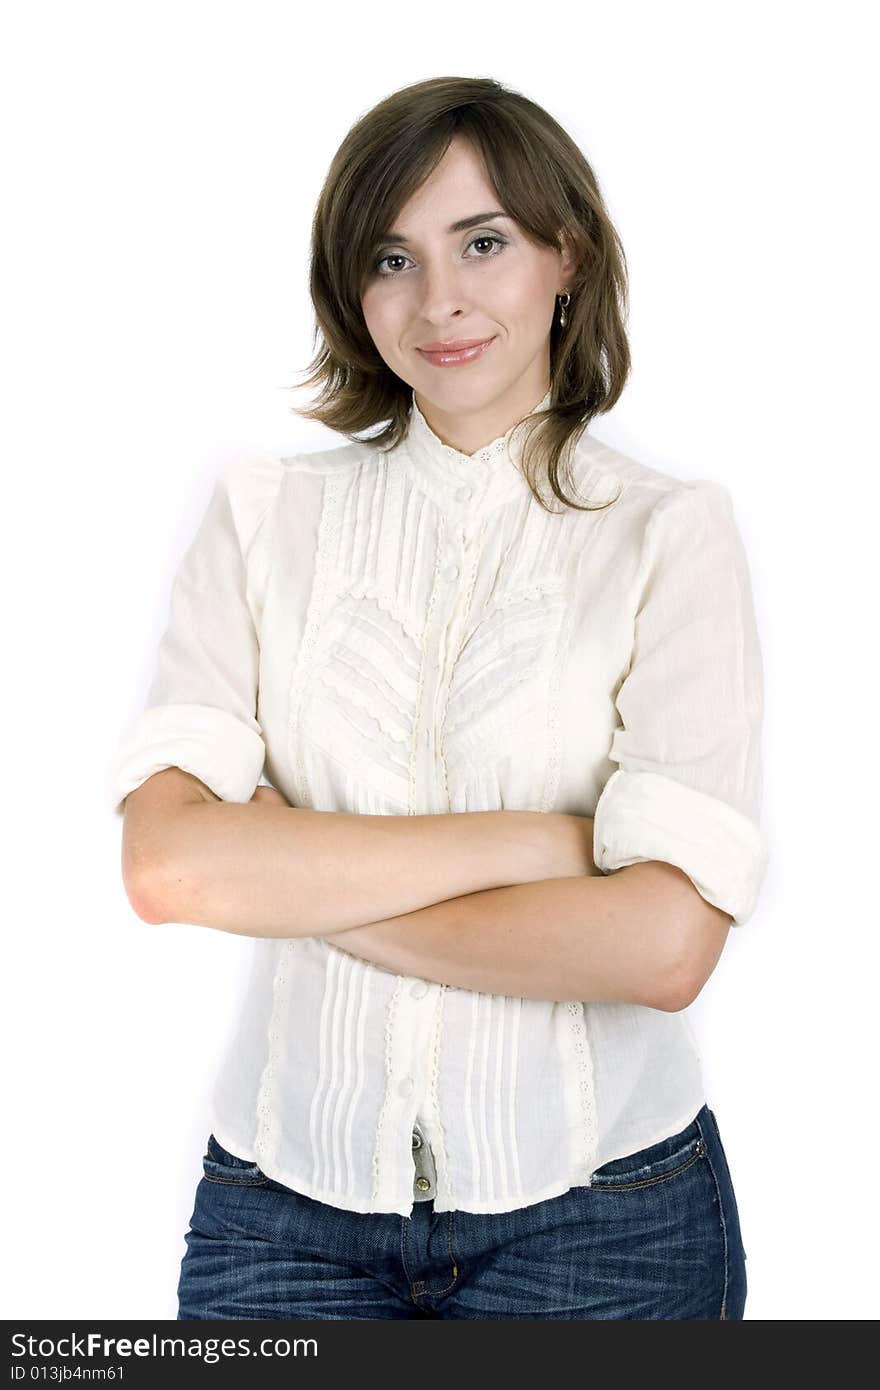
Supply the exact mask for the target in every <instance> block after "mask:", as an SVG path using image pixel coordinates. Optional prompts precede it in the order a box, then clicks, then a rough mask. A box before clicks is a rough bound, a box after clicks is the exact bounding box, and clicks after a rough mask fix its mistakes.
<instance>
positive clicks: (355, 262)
mask: <svg viewBox="0 0 880 1390" xmlns="http://www.w3.org/2000/svg"><path fill="white" fill-rule="evenodd" d="M456 136H461V137H463V138H465V139H468V140H470V141H471V142H472V144H473V146H474V148H475V149H476V151H477V152H478V153H481V154H482V157H483V160H484V162H485V166H486V169H487V172H488V175H489V178H490V180H491V182H492V183H493V184H494V187H495V190H496V192H497V194H498V197H499V200H500V206H501V207H503V208H504V210H505V212H507V213H508V215H509V216H510V217H512V218H513V219H514V220H515V221H516V222H518V223H519V225H520V227H521V228H522V229H523V231H524V233H525V234H526V235H527V236H529V237H531V238H533V239H534V240H535V241H536V242H537V243H540V244H543V245H546V246H551V247H554V248H555V249H556V250H557V251H561V250H562V247H561V243H560V233H561V232H564V233H565V234H566V235H567V236H568V238H569V241H570V245H571V247H572V249H573V252H574V258H575V262H576V264H577V270H576V272H575V274H574V276H573V279H572V283H571V284H570V285H569V286H568V290H569V292H570V294H571V302H570V304H569V306H568V309H567V323H566V326H565V327H564V328H560V326H559V322H558V316H556V315H554V318H553V324H552V327H551V332H550V390H551V396H550V409H549V410H547V411H544V412H539V413H538V414H532V415H528V416H526V418H525V420H523V421H521V422H520V426H519V427H521V428H523V429H524V431H525V438H524V440H523V450H522V462H521V467H522V471H523V475H524V477H525V479H526V481H527V483H528V485H529V488H530V489H531V491H532V493H533V494H534V496H535V498H536V500H537V501H538V502H539V503H540V505H541V506H542V507H544V508H545V510H547V511H550V510H554V509H552V508H550V507H549V506H547V504H546V502H545V501H544V499H543V498H542V496H541V495H540V491H539V487H538V482H537V478H538V475H539V474H541V473H544V474H546V477H547V479H548V480H549V483H550V487H551V489H552V492H553V494H554V495H555V496H556V497H557V498H559V500H560V501H561V502H563V503H564V504H565V505H567V506H570V507H576V508H578V509H579V510H582V511H594V510H599V509H600V508H598V507H592V506H589V505H584V506H581V504H580V503H578V502H576V501H574V500H572V498H571V497H568V496H566V495H565V493H564V492H563V491H562V489H561V487H560V483H559V470H560V467H561V466H562V467H564V469H565V470H566V471H567V472H568V473H569V477H568V478H567V481H566V485H567V486H569V485H571V486H573V482H572V480H571V477H570V466H571V462H572V458H573V454H574V447H575V445H576V443H577V440H578V439H579V438H580V436H581V434H582V433H583V431H584V430H585V429H586V428H587V426H588V424H589V422H590V420H591V419H592V418H593V416H594V415H598V414H601V413H602V412H604V411H608V410H610V409H611V407H612V406H613V405H614V403H615V402H616V401H617V399H618V397H619V396H620V394H621V392H622V390H623V387H624V384H625V382H626V379H627V376H628V374H629V369H630V353H629V344H628V341H627V336H626V333H625V330H624V321H625V317H626V314H627V309H628V305H627V295H628V291H627V278H626V259H625V256H624V252H623V247H622V245H621V243H620V240H619V237H618V235H617V232H616V231H615V229H614V227H613V225H612V223H611V220H610V218H609V216H608V213H607V211H606V209H605V206H604V203H603V201H602V197H601V194H600V192H599V187H598V183H597V180H596V176H595V175H594V173H593V170H592V169H591V168H590V165H589V164H588V163H587V160H586V158H585V157H584V155H583V154H582V152H581V151H580V149H578V147H577V145H576V144H575V142H574V141H573V140H572V139H571V137H570V136H569V135H568V134H567V133H566V132H565V131H564V130H563V129H562V127H561V126H560V125H559V124H558V122H557V121H555V120H554V119H553V117H552V116H550V115H548V113H547V112H546V111H544V110H543V108H542V107H540V106H538V105H537V104H536V103H535V102H533V101H530V100H529V99H528V98H527V97H525V96H522V95H521V94H520V93H519V92H516V91H513V90H511V89H510V88H508V87H505V86H503V85H502V84H501V83H500V82H496V81H495V80H494V79H492V78H489V77H436V78H432V79H430V80H428V81H423V82H416V83H413V84H412V85H410V86H407V87H403V88H401V89H400V90H399V91H397V92H393V93H392V94H391V95H390V96H388V97H386V98H385V99H384V100H383V101H380V102H379V103H378V105H376V106H374V107H373V108H372V109H371V110H369V111H367V113H366V114H365V115H364V116H362V117H361V118H360V119H359V120H358V121H357V122H356V124H355V125H354V126H352V128H351V130H350V131H349V132H348V134H347V135H346V137H345V139H344V140H343V142H342V144H341V145H340V147H339V149H338V151H337V152H336V155H335V156H334V159H333V161H332V163H331V165H330V169H329V171H328V173H327V177H326V179H325V181H324V186H323V188H322V190H321V194H320V197H319V199H318V203H317V207H316V209H315V215H314V219H313V223H312V238H311V258H310V275H309V288H310V293H311V298H312V303H313V305H314V310H315V318H316V327H315V332H314V344H313V345H314V346H315V348H316V351H315V353H314V355H313V358H312V361H311V363H310V364H309V368H308V377H307V380H306V381H305V382H303V383H301V385H302V386H310V387H315V386H317V387H319V388H320V394H319V398H318V400H317V402H316V403H315V404H314V405H313V406H311V407H310V408H309V409H297V408H296V407H293V412H294V413H295V414H297V415H301V416H303V417H304V418H306V419H310V420H317V421H320V422H321V423H322V424H324V425H327V426H329V428H330V429H332V430H335V431H337V432H339V433H340V434H343V435H345V436H346V437H347V438H348V439H351V440H352V441H358V442H361V441H360V440H359V436H360V434H361V432H363V431H364V430H370V429H372V428H373V427H374V426H376V425H378V424H381V423H382V422H387V423H386V424H385V428H384V429H382V430H381V431H379V432H377V433H375V434H371V435H370V436H369V440H370V442H371V443H372V444H374V445H376V446H377V447H378V448H380V449H385V448H388V449H390V448H395V447H396V446H397V445H398V444H399V443H400V442H401V441H402V439H403V438H404V436H405V435H406V433H407V429H408V426H409V406H410V402H411V400H412V391H411V388H410V387H409V386H407V384H406V383H405V382H403V381H402V380H401V379H400V377H398V376H397V374H396V373H395V372H393V371H391V369H390V368H389V367H388V366H387V364H386V363H385V362H384V361H383V359H382V358H381V357H380V355H379V353H378V351H377V349H376V346H375V344H374V343H373V340H372V338H371V336H370V333H369V331H368V329H367V326H366V322H365V320H364V316H363V312H362V309H361V294H362V290H363V287H364V284H365V281H366V279H367V276H368V275H369V273H370V271H371V269H372V265H373V263H374V260H375V253H376V247H377V245H378V244H379V242H380V241H381V239H382V237H383V236H385V235H386V234H387V232H388V229H389V228H390V227H392V226H393V225H394V221H395V218H396V216H397V214H398V213H399V212H400V210H401V209H402V208H403V206H404V205H405V203H406V202H407V201H408V200H409V198H410V197H411V195H412V194H413V193H415V191H416V190H417V189H418V188H419V187H420V185H421V184H422V183H423V182H424V180H425V179H426V178H427V177H428V176H429V175H430V173H431V172H432V170H433V169H434V168H435V166H436V165H437V164H438V163H439V162H440V160H441V159H442V157H443V155H444V154H445V152H446V149H447V148H448V146H449V144H450V142H451V141H452V139H453V138H454V137H456ZM319 335H320V337H321V338H322V342H321V344H320V347H318V346H317V344H318V337H319ZM294 389H297V388H294ZM615 500H616V498H612V499H611V501H612V502H613V501H615ZM604 505H605V506H610V505H611V503H610V502H608V503H605V504H604Z"/></svg>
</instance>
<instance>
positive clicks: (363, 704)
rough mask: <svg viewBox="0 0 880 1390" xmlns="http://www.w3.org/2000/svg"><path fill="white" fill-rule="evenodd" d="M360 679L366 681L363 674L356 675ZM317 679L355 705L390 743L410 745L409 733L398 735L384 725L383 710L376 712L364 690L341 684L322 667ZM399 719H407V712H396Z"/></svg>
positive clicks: (348, 684)
mask: <svg viewBox="0 0 880 1390" xmlns="http://www.w3.org/2000/svg"><path fill="white" fill-rule="evenodd" d="M358 674H359V675H360V676H361V679H368V677H366V676H365V675H364V673H363V672H359V673H358ZM316 677H317V679H318V680H319V681H320V682H321V684H322V685H326V686H327V688H328V690H333V691H334V692H335V693H336V694H337V695H340V696H342V699H343V701H345V702H347V703H350V704H352V705H356V706H357V708H358V709H359V710H363V712H364V714H366V715H367V716H368V718H370V719H372V721H373V723H374V724H375V725H376V727H377V728H378V730H379V732H380V733H382V734H384V735H385V737H386V738H389V739H390V740H391V741H392V743H401V744H404V743H410V742H411V741H412V735H411V733H405V734H400V733H399V732H398V731H397V730H396V729H395V728H394V727H393V726H391V725H389V724H387V723H386V719H387V715H386V713H385V711H384V710H378V709H377V708H376V706H375V704H374V703H372V702H371V701H370V697H369V694H368V693H367V692H366V691H364V690H358V689H357V688H356V687H355V685H354V684H353V683H348V682H347V683H345V684H343V683H342V681H341V680H340V678H339V676H337V675H336V674H335V673H334V672H333V671H332V670H331V669H330V668H329V667H327V666H323V667H322V668H321V669H320V670H319V671H317V672H316ZM396 712H397V713H398V714H399V715H400V717H401V719H407V712H406V711H404V710H397V711H396Z"/></svg>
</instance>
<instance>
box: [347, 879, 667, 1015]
mask: <svg viewBox="0 0 880 1390" xmlns="http://www.w3.org/2000/svg"><path fill="white" fill-rule="evenodd" d="M676 874H677V871H676V870H674V869H670V868H669V866H668V865H665V864H656V863H651V864H647V863H646V864H639V865H635V866H632V868H631V869H628V870H627V871H626V872H625V873H620V874H616V875H615V874H612V875H609V876H607V877H604V876H602V875H597V876H586V877H582V878H554V879H546V880H544V881H543V882H540V883H528V884H522V885H517V886H510V887H504V888H496V889H491V890H488V891H485V892H480V893H472V894H469V895H468V896H466V897H460V898H456V899H454V900H452V901H449V902H443V903H437V904H436V905H434V906H431V907H426V908H423V909H421V910H420V911H418V912H411V913H409V914H408V915H406V916H402V917H396V918H391V919H389V920H387V921H384V922H373V923H371V924H369V925H367V926H359V927H354V928H352V929H351V930H348V931H342V932H339V933H337V934H335V935H334V937H333V942H332V944H333V946H334V947H339V948H341V949H342V950H344V951H348V952H350V953H351V954H352V955H356V956H360V957H361V958H362V959H364V960H368V961H371V962H372V963H373V964H374V965H378V966H381V967H383V968H384V969H386V970H390V971H393V972H394V973H395V974H400V975H415V976H418V977H419V978H421V979H425V980H433V981H436V982H440V983H443V984H447V985H454V986H456V987H457V988H459V989H469V990H478V991H480V992H482V993H489V994H506V995H511V996H513V997H521V998H525V999H555V1000H588V1001H603V1002H623V1003H637V1004H647V1005H648V1006H649V1007H655V1008H670V1007H671V1008H678V1007H682V1005H681V1004H679V1003H678V997H677V991H678V989H679V979H678V974H679V972H678V969H677V967H676V964H675V963H676V962H677V961H679V960H680V958H681V942H682V938H683V930H684V926H685V923H686V921H687V918H686V915H685V914H686V913H687V912H688V911H690V907H689V904H690V902H691V897H692V889H690V885H685V884H683V883H682V884H681V887H680V888H679V886H678V880H676V879H675V878H674V876H675V875H676Z"/></svg>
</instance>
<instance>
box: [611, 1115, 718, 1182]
mask: <svg viewBox="0 0 880 1390" xmlns="http://www.w3.org/2000/svg"><path fill="white" fill-rule="evenodd" d="M705 1156H706V1145H705V1143H704V1140H703V1136H702V1135H701V1134H700V1131H699V1129H698V1127H697V1126H696V1124H690V1125H688V1127H687V1129H684V1130H682V1131H681V1133H680V1134H674V1135H672V1136H671V1137H670V1138H669V1139H661V1140H660V1142H659V1143H658V1144H651V1145H649V1147H648V1148H646V1149H640V1150H639V1152H638V1153H634V1154H627V1155H626V1157H625V1158H614V1159H612V1160H611V1161H610V1163H603V1165H602V1167H601V1168H597V1169H596V1170H595V1172H594V1173H593V1176H592V1178H591V1179H590V1189H591V1190H592V1191H597V1192H600V1191H602V1190H603V1189H604V1188H608V1189H609V1190H613V1191H615V1192H628V1191H631V1190H633V1189H635V1188H640V1187H651V1186H653V1184H654V1183H658V1182H668V1181H669V1179H670V1178H674V1177H677V1176H678V1174H679V1173H684V1172H685V1171H686V1170H687V1169H688V1168H690V1167H692V1165H693V1164H695V1163H697V1162H699V1160H700V1159H701V1158H705Z"/></svg>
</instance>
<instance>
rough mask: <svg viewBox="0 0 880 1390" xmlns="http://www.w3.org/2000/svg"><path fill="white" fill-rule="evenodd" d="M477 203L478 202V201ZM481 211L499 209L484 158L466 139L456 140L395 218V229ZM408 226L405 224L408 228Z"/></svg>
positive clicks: (444, 220)
mask: <svg viewBox="0 0 880 1390" xmlns="http://www.w3.org/2000/svg"><path fill="white" fill-rule="evenodd" d="M475 200H476V201H475ZM481 208H485V209H489V208H493V209H500V208H501V203H500V201H499V199H498V194H497V193H496V192H495V189H494V187H493V185H492V182H491V180H490V178H489V175H488V172H487V170H486V166H485V164H484V162H483V158H482V155H481V154H480V152H479V151H478V150H475V149H474V148H473V146H472V145H471V144H470V142H469V141H467V140H462V139H461V138H460V137H458V138H456V139H454V140H453V141H452V143H451V144H450V146H449V148H448V149H447V150H446V152H445V154H444V155H443V158H442V159H441V160H440V162H439V164H438V165H437V166H436V168H435V169H433V170H432V172H431V173H430V174H429V175H428V177H427V178H426V179H425V181H424V183H423V184H421V186H420V187H419V188H417V189H416V191H415V193H413V195H412V197H411V198H410V199H409V200H408V202H406V203H405V204H404V205H403V207H402V208H401V209H400V211H399V213H398V214H397V216H396V217H395V219H394V225H395V227H398V228H400V230H401V231H405V230H406V226H407V225H409V224H415V223H419V222H424V223H428V222H433V221H435V220H437V219H439V218H442V219H443V222H444V226H445V225H446V223H448V222H452V221H453V220H454V219H455V218H459V217H469V216H471V215H472V214H473V213H475V212H478V211H479V210H480V209H481ZM405 224H406V225H405Z"/></svg>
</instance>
